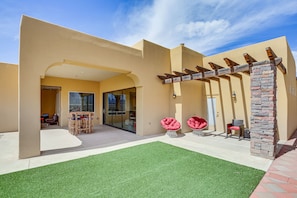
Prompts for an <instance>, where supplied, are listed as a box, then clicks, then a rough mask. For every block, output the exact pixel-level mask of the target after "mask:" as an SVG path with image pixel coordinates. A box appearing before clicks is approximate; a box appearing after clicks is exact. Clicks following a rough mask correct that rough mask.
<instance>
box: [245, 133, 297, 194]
mask: <svg viewBox="0 0 297 198" xmlns="http://www.w3.org/2000/svg"><path fill="white" fill-rule="evenodd" d="M296 144H297V131H296V132H295V133H294V134H293V136H292V137H291V138H290V140H288V141H287V142H286V143H284V145H283V146H282V148H281V149H280V151H279V152H278V154H277V156H276V158H275V160H274V161H273V162H272V164H271V166H270V167H269V169H268V170H267V172H266V174H265V175H264V177H263V178H262V180H261V181H260V183H259V185H258V186H257V188H256V189H255V190H254V192H253V193H252V195H251V196H250V197H251V198H269V197H271V198H277V197H286V198H289V197H292V198H297V149H296Z"/></svg>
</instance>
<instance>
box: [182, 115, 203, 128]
mask: <svg viewBox="0 0 297 198" xmlns="http://www.w3.org/2000/svg"><path fill="white" fill-rule="evenodd" d="M187 124H188V126H189V127H190V128H191V129H196V130H197V129H200V130H202V129H204V128H206V127H207V121H206V120H205V119H204V118H200V117H197V116H194V117H191V118H189V119H188V121H187Z"/></svg>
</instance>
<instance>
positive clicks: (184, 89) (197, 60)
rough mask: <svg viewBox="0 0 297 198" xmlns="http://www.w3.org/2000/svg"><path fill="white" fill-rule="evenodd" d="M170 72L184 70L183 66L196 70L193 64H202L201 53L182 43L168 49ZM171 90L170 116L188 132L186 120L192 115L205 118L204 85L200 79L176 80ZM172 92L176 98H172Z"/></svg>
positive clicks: (182, 129)
mask: <svg viewBox="0 0 297 198" xmlns="http://www.w3.org/2000/svg"><path fill="white" fill-rule="evenodd" d="M170 57H171V72H170V73H173V71H177V72H184V71H183V70H184V69H185V68H187V69H191V70H194V71H195V70H196V69H195V66H196V65H197V64H198V65H199V64H202V58H203V55H202V54H200V53H198V52H195V51H193V50H191V49H189V48H186V47H185V46H184V45H180V46H178V47H176V48H174V49H172V50H171V51H170ZM166 86H171V91H170V96H171V97H169V101H170V116H172V117H175V118H176V119H177V120H179V121H180V122H181V125H182V127H181V131H182V132H188V131H191V129H190V128H189V127H188V125H187V120H188V119H189V118H190V117H192V116H200V117H204V118H206V116H207V114H206V112H207V106H206V96H205V85H204V83H203V82H201V81H185V82H177V83H173V84H170V85H166ZM173 94H175V95H176V98H175V99H173V97H172V96H173Z"/></svg>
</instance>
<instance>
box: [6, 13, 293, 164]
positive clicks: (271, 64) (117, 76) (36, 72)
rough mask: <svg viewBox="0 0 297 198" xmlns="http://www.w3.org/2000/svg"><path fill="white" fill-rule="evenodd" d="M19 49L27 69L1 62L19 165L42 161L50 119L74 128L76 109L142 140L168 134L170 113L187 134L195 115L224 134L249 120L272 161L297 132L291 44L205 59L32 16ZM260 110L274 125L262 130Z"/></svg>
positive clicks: (254, 148)
mask: <svg viewBox="0 0 297 198" xmlns="http://www.w3.org/2000/svg"><path fill="white" fill-rule="evenodd" d="M19 52H20V54H19V64H18V65H13V64H9V63H0V82H1V83H0V89H1V91H2V94H1V95H2V96H1V99H0V100H1V103H0V104H1V105H0V109H1V113H2V114H4V115H5V116H4V117H3V118H2V119H0V132H9V131H19V158H28V157H32V156H38V155H40V125H41V123H40V116H41V115H42V114H44V113H49V114H54V113H57V114H58V115H59V125H60V126H62V127H65V126H67V125H68V115H69V112H70V111H72V110H75V109H79V110H81V111H83V110H85V111H92V112H94V124H107V125H111V126H115V127H118V128H122V129H124V130H128V131H131V132H133V133H136V135H141V136H145V135H151V134H157V133H162V132H164V130H163V129H162V127H161V125H160V120H161V119H162V118H164V117H167V116H171V117H175V118H176V119H177V120H178V121H180V122H181V125H182V127H181V132H183V133H184V132H188V131H190V128H189V127H188V126H187V124H186V121H187V119H188V118H190V117H191V116H194V115H197V116H201V117H204V118H206V119H207V120H208V122H209V129H210V130H216V131H222V132H226V124H227V123H228V122H231V121H232V119H235V118H236V119H242V120H244V124H245V128H249V129H251V153H252V154H255V155H260V156H263V157H268V158H273V157H274V155H275V146H274V145H275V142H276V141H277V140H279V139H280V140H287V139H288V138H290V136H291V134H292V133H293V132H294V131H295V130H296V128H297V122H296V121H295V120H294V119H295V118H296V117H297V96H296V76H295V74H296V68H295V61H294V58H293V56H292V52H291V50H290V47H289V45H288V43H287V40H286V38H285V37H280V38H276V39H273V40H269V41H264V42H261V43H257V44H254V45H250V46H246V47H242V48H238V49H234V50H231V51H227V52H224V53H220V54H216V55H212V56H204V55H202V54H200V53H199V52H195V51H194V50H192V49H189V48H187V47H186V46H185V45H183V44H181V45H179V46H177V47H176V48H173V49H168V48H166V47H163V46H160V45H158V44H154V43H152V42H149V41H146V40H141V41H139V42H138V43H136V44H135V45H133V46H123V45H120V44H117V43H114V42H110V41H107V40H103V39H101V38H96V37H94V36H91V35H87V34H84V33H80V32H77V31H74V30H70V29H67V28H64V27H60V26H57V25H54V24H50V23H47V22H43V21H40V20H37V19H34V18H31V17H27V16H23V17H22V20H21V26H20V46H19ZM262 66H264V67H262ZM241 68H244V69H241ZM261 68H268V70H269V71H267V70H266V69H265V71H260V70H261ZM269 68H271V71H270V69H269ZM228 69H229V70H228ZM234 69H235V70H234ZM240 69H241V70H240ZM223 70H224V71H225V73H220V72H222V71H223ZM227 70H228V71H227ZM261 72H262V73H261ZM195 75H200V77H197V78H195ZM183 76H184V78H182V77H183ZM186 76H187V78H186ZM266 77H267V78H268V79H266ZM262 78H263V79H264V80H263V79H262ZM267 82H268V85H269V86H268V88H269V87H270V85H271V83H272V84H273V83H275V84H273V85H272V90H268V91H267V89H266V88H267V86H266V84H265V83H267ZM263 83H264V84H263ZM263 87H265V90H264V88H263ZM263 90H264V91H266V92H265V94H263V93H264V91H263ZM267 93H268V94H267ZM261 94H262V95H261ZM266 96H267V97H266ZM82 101H83V102H82ZM263 101H264V102H263ZM270 104H271V105H270ZM261 105H262V107H263V106H264V110H263V109H262V110H261V108H262V107H261ZM267 106H268V107H267ZM266 107H267V108H266ZM265 108H266V109H265ZM267 109H268V110H267ZM259 111H262V113H260V114H261V115H260V117H261V120H264V121H266V122H265V123H268V124H267V125H268V127H266V128H264V129H263V130H262V128H261V130H262V131H259V130H258V131H257V126H259V122H258V121H257V119H258V118H259ZM267 111H268V112H267ZM263 112H264V113H263ZM264 114H265V115H264ZM262 125H263V124H262ZM258 128H259V127H258ZM260 133H261V134H260ZM267 142H268V143H267ZM261 143H262V144H261ZM267 147H269V148H267Z"/></svg>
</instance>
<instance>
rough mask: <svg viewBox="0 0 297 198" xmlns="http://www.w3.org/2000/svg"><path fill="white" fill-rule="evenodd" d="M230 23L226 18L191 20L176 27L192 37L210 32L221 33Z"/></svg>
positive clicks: (203, 35) (202, 35) (178, 30)
mask: <svg viewBox="0 0 297 198" xmlns="http://www.w3.org/2000/svg"><path fill="white" fill-rule="evenodd" d="M229 26H230V23H229V22H228V21H226V20H223V19H220V20H213V21H206V22H203V21H197V22H192V21H191V22H189V23H187V24H179V25H177V27H176V30H177V32H180V33H181V34H184V35H186V36H187V37H188V38H192V37H205V36H208V35H210V34H220V33H222V32H224V31H227V30H228V28H229Z"/></svg>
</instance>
